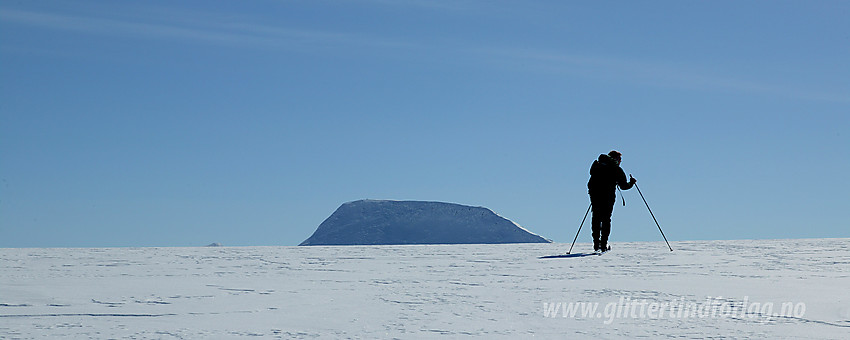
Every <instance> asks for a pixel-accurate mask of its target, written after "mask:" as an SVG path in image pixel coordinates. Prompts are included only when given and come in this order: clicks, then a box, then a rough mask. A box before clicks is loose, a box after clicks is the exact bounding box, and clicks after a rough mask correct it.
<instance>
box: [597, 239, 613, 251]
mask: <svg viewBox="0 0 850 340" xmlns="http://www.w3.org/2000/svg"><path fill="white" fill-rule="evenodd" d="M610 249H611V248H609V247H608V242H601V241H600V242H599V250H600V251H602V252H606V251H608V250H610Z"/></svg>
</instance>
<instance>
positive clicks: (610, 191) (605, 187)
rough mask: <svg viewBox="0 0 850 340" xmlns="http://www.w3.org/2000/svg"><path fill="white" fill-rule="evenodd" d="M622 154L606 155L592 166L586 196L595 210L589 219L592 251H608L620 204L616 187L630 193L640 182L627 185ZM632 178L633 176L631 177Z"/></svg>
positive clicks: (613, 151) (634, 181) (632, 181)
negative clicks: (615, 208) (613, 218)
mask: <svg viewBox="0 0 850 340" xmlns="http://www.w3.org/2000/svg"><path fill="white" fill-rule="evenodd" d="M621 161H622V154H621V153H620V152H618V151H616V150H612V151H611V152H609V153H608V154H607V155H606V154H601V155H599V159H597V160H595V161H593V165H591V166H590V180H589V181H588V182H587V193H588V194H589V195H590V204H591V206H592V207H593V217H591V219H590V223H591V225H590V226H591V230H592V231H593V250H595V251H603V252H604V251H607V250H608V235H609V234H610V233H611V213H612V212H613V211H614V203H615V202H616V200H617V197H616V193H615V191H616V190H617V189H616V187H617V186H619V187H620V189H623V190H629V189H631V188H632V186H634V185H635V183H636V182H637V180H636V179H634V177H632V178H631V179H630V180H629V181H628V182H627V181H626V173H625V172H623V169H622V168H620V162H621ZM629 177H631V176H629Z"/></svg>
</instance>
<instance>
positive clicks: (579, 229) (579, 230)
mask: <svg viewBox="0 0 850 340" xmlns="http://www.w3.org/2000/svg"><path fill="white" fill-rule="evenodd" d="M592 206H593V203H590V205H588V206H587V212H585V213H584V218H582V219H581V224H579V225H578V231H577V232H576V237H575V238H574V239H573V244H571V245H570V250H567V254H569V253H570V252H571V251H573V246H574V245H576V240H578V233H580V232H581V227H582V226H584V220H586V219H587V214H589V213H590V207H592Z"/></svg>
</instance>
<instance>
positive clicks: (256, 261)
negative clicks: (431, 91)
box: [0, 239, 850, 339]
mask: <svg viewBox="0 0 850 340" xmlns="http://www.w3.org/2000/svg"><path fill="white" fill-rule="evenodd" d="M672 245H673V248H674V249H675V251H674V252H670V251H669V250H667V247H666V245H665V244H664V243H663V242H649V243H613V247H614V250H613V251H612V252H611V253H608V254H605V255H602V256H586V257H576V258H562V259H540V258H539V257H541V256H546V255H555V254H559V253H563V252H564V251H565V250H566V248H568V247H569V244H551V243H532V244H498V245H407V246H334V247H323V246H316V247H221V248H218V247H215V248H208V247H198V248H123V249H122V248H112V249H0V338H3V339H16V338H44V337H48V336H50V337H59V338H62V337H66V338H74V339H77V338H86V337H88V338H165V339H167V338H216V339H221V338H242V337H264V338H404V339H408V338H457V337H465V336H478V337H486V338H509V339H516V338H530V337H532V336H533V337H536V338H564V337H576V338H595V339H604V338H636V337H648V338H666V337H675V338H705V337H740V338H809V339H813V338H814V339H842V338H843V339H847V338H848V336H850V290H848V289H847V288H848V287H850V239H828V240H764V241H692V242H673V243H672ZM589 248H590V245H589V244H586V243H584V244H582V243H580V244H577V245H576V248H575V250H574V251H573V253H579V252H585V251H588V250H589ZM706 297H711V299H712V300H710V301H713V302H715V303H718V304H720V303H731V304H744V303H745V302H748V303H750V304H751V305H750V306H752V303H759V304H764V305H767V303H774V304H777V306H776V308H775V310H773V312H772V313H761V312H760V310H757V311H755V314H753V315H746V316H744V315H738V316H727V317H720V316H717V317H710V316H709V317H690V318H685V317H676V316H675V314H674V315H673V316H670V315H667V314H664V315H662V316H661V317H657V315H656V317H654V318H652V317H631V316H630V315H628V314H629V313H625V314H624V316H623V317H616V318H606V317H599V315H597V316H596V317H594V316H589V317H563V316H562V315H561V314H554V313H548V314H547V312H546V310H545V309H544V304H546V305H547V306H551V304H554V303H574V302H599V303H601V304H602V305H603V306H607V305H610V304H614V303H618V301H620V299H626V300H625V301H642V302H643V303H644V304H646V303H656V304H660V303H669V304H673V302H676V301H678V302H680V303H690V304H694V305H696V304H701V303H704V302H705V301H709V300H706ZM718 297H722V298H718ZM785 302H788V303H793V304H794V305H795V306H797V307H799V306H802V305H804V306H805V311H804V315H796V314H795V315H780V313H779V304H781V303H785ZM599 308H600V310H601V308H602V306H600V307H599ZM612 311H613V309H612ZM797 311H798V312H799V311H800V308H798V310H797ZM600 314H601V313H600Z"/></svg>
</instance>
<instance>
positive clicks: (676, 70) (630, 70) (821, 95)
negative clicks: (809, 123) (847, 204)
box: [475, 48, 850, 103]
mask: <svg viewBox="0 0 850 340" xmlns="http://www.w3.org/2000/svg"><path fill="white" fill-rule="evenodd" d="M475 52H476V53H479V54H482V55H486V56H487V59H489V60H492V61H494V62H497V63H504V64H506V65H510V66H509V67H512V68H514V67H516V68H524V69H528V70H536V71H538V72H546V73H553V72H554V73H563V74H570V75H574V76H580V77H586V78H593V79H596V80H608V81H617V82H623V83H638V84H643V85H648V86H654V87H666V88H684V89H693V90H708V91H727V92H737V93H751V94H765V95H772V96H782V97H793V98H798V99H805V100H815V101H828V102H841V103H850V93H838V92H829V91H816V90H815V89H811V88H805V89H804V88H802V87H797V86H794V85H787V84H786V85H782V84H774V83H769V82H767V81H755V80H747V79H743V78H740V77H736V76H733V75H728V74H722V73H717V72H709V71H707V70H700V69H699V68H697V67H688V66H683V65H673V64H665V63H658V62H648V61H638V60H634V59H625V58H616V57H607V56H587V55H579V54H569V53H561V52H556V51H546V50H534V49H504V48H481V49H475Z"/></svg>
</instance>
